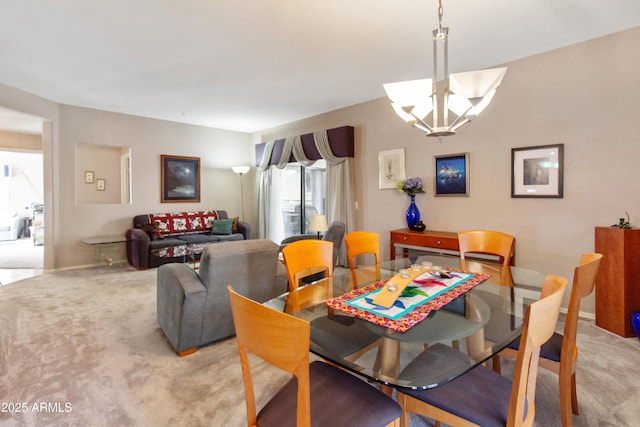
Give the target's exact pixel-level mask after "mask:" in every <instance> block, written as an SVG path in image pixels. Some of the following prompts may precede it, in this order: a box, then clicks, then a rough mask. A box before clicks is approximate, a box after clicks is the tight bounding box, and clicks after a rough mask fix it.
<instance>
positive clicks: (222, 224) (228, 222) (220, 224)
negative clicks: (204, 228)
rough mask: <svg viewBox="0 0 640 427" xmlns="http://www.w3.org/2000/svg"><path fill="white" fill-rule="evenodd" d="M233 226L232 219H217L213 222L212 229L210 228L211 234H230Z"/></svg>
mask: <svg viewBox="0 0 640 427" xmlns="http://www.w3.org/2000/svg"><path fill="white" fill-rule="evenodd" d="M232 226H233V220H232V219H218V220H215V221H213V227H211V234H226V235H229V234H231V227H232Z"/></svg>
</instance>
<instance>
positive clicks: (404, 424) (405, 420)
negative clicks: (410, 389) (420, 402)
mask: <svg viewBox="0 0 640 427" xmlns="http://www.w3.org/2000/svg"><path fill="white" fill-rule="evenodd" d="M397 401H398V405H400V407H401V408H402V415H400V427H409V420H410V417H411V413H410V412H408V411H406V410H405V407H406V404H407V396H405V395H404V394H402V393H398V397H397Z"/></svg>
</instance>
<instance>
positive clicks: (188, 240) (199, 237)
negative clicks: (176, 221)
mask: <svg viewBox="0 0 640 427" xmlns="http://www.w3.org/2000/svg"><path fill="white" fill-rule="evenodd" d="M175 237H176V239H180V240H182V241H183V242H184V243H185V244H189V245H191V244H198V243H215V242H217V241H219V240H220V239H219V238H218V237H220V236H214V235H211V234H206V233H192V234H183V235H181V236H175Z"/></svg>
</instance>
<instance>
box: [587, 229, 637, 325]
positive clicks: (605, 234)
mask: <svg viewBox="0 0 640 427" xmlns="http://www.w3.org/2000/svg"><path fill="white" fill-rule="evenodd" d="M595 251H596V252H598V253H601V254H602V261H601V262H600V269H599V270H598V276H597V278H596V325H598V326H600V327H601V328H604V329H606V330H608V331H611V332H613V333H615V334H618V335H620V336H622V337H633V336H635V333H634V331H633V326H632V324H631V314H632V313H633V312H634V311H638V310H640V264H638V258H640V229H620V228H613V227H596V229H595Z"/></svg>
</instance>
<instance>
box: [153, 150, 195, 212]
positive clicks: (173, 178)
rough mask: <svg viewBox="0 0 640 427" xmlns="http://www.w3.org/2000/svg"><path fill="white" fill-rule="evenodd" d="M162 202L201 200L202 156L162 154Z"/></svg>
mask: <svg viewBox="0 0 640 427" xmlns="http://www.w3.org/2000/svg"><path fill="white" fill-rule="evenodd" d="M160 166H161V177H160V179H161V182H162V194H161V197H162V203H177V202H200V158H199V157H185V156H167V155H164V154H162V155H161V156H160Z"/></svg>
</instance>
